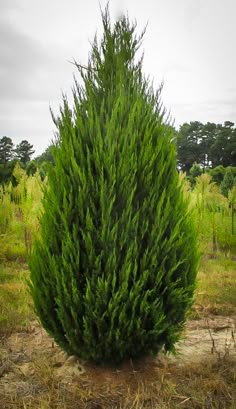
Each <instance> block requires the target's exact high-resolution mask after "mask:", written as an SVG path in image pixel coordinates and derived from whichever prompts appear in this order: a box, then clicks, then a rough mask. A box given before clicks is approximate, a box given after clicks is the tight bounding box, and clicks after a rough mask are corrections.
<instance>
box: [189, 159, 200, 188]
mask: <svg viewBox="0 0 236 409" xmlns="http://www.w3.org/2000/svg"><path fill="white" fill-rule="evenodd" d="M202 173H203V170H202V168H201V166H200V165H198V163H194V164H193V166H192V167H191V169H190V171H189V181H190V183H191V186H192V187H193V186H195V184H196V178H197V177H198V176H201V174H202Z"/></svg>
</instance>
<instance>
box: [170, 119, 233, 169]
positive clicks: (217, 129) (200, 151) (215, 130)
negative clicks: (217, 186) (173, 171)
mask: <svg viewBox="0 0 236 409" xmlns="http://www.w3.org/2000/svg"><path fill="white" fill-rule="evenodd" d="M177 146H178V166H179V168H181V170H183V171H185V172H189V170H190V168H191V166H192V165H193V164H194V162H196V163H198V164H201V165H202V167H204V168H206V167H211V168H215V167H217V166H223V167H228V166H236V129H235V128H234V124H233V123H232V122H229V121H226V122H225V123H224V125H221V124H214V123H210V122H207V123H206V124H202V123H201V122H198V121H195V122H190V124H188V123H185V124H183V125H182V126H181V127H180V129H179V132H178V136H177Z"/></svg>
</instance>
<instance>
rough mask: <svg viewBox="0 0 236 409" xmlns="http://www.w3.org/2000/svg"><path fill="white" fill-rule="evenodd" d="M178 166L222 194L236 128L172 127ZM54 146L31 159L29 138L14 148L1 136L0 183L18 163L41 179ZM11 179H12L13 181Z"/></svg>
mask: <svg viewBox="0 0 236 409" xmlns="http://www.w3.org/2000/svg"><path fill="white" fill-rule="evenodd" d="M175 136H176V144H177V166H178V169H179V170H180V171H182V172H185V173H186V174H187V177H188V178H189V181H190V183H191V185H192V186H194V184H195V181H196V177H198V176H200V175H201V174H202V173H205V172H207V173H209V174H210V175H211V177H212V180H213V181H214V182H215V183H216V184H217V185H220V186H221V190H222V193H223V194H224V195H225V196H227V194H228V191H229V190H231V189H232V188H233V186H234V185H235V184H236V128H235V126H234V123H233V122H230V121H226V122H224V124H223V125H222V124H215V123H211V122H207V123H206V124H203V123H202V122H199V121H194V122H190V123H184V124H183V125H181V126H180V129H179V130H178V131H176V130H175ZM52 150H53V146H49V147H48V148H47V149H46V150H45V152H43V153H42V154H41V155H39V156H38V157H36V158H34V159H33V160H32V159H31V158H32V156H33V154H34V150H33V145H31V144H30V143H29V142H28V141H26V140H23V141H21V142H20V143H19V144H18V145H16V147H15V146H14V144H13V142H12V140H11V138H9V137H7V136H3V137H2V138H0V184H5V183H7V182H9V181H10V180H12V173H13V169H14V167H15V165H16V162H19V163H20V165H21V167H22V168H24V169H25V170H26V172H27V174H28V175H30V174H31V175H33V174H34V173H35V172H36V171H37V170H39V173H40V176H41V178H42V179H44V177H45V176H46V173H47V165H48V162H51V163H53V154H52ZM13 182H14V181H13Z"/></svg>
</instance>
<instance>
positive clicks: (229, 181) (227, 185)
mask: <svg viewBox="0 0 236 409" xmlns="http://www.w3.org/2000/svg"><path fill="white" fill-rule="evenodd" d="M234 183H235V181H234V174H233V172H232V169H231V168H230V167H229V168H227V169H226V172H225V175H224V179H223V182H222V183H221V192H222V193H223V195H224V196H225V197H228V192H229V190H231V189H232V188H233V186H234Z"/></svg>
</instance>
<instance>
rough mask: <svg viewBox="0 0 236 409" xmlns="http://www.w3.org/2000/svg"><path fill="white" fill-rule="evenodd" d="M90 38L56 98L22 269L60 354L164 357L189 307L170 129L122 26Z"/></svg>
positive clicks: (189, 257)
mask: <svg viewBox="0 0 236 409" xmlns="http://www.w3.org/2000/svg"><path fill="white" fill-rule="evenodd" d="M103 28H104V34H103V37H102V40H101V44H100V45H99V44H98V42H97V40H96V39H95V41H94V43H93V46H92V52H91V56H90V59H89V61H88V68H87V70H84V69H83V68H81V67H80V66H79V65H78V64H77V66H78V69H79V72H80V74H81V76H82V79H83V85H82V86H80V85H78V83H76V84H75V88H74V107H73V110H71V109H70V108H69V106H68V103H67V100H66V98H64V103H63V107H62V108H61V115H60V117H59V118H57V119H55V121H56V123H57V126H58V131H59V141H58V149H56V150H55V152H54V155H55V166H54V167H51V168H50V172H49V175H48V188H47V191H46V192H45V197H44V201H43V206H44V212H43V216H42V220H41V225H42V231H41V236H40V237H39V238H38V239H37V241H36V243H35V248H34V251H33V254H32V257H31V260H30V269H31V293H32V297H33V300H34V304H35V309H36V312H37V314H38V316H39V318H40V320H41V322H42V324H43V326H44V327H45V328H46V330H47V331H48V332H49V333H50V334H51V335H52V336H53V337H54V339H55V340H56V342H57V343H58V344H59V345H60V346H61V347H62V348H63V349H64V350H65V351H67V352H68V353H69V354H74V355H77V356H79V357H82V358H85V359H91V360H94V361H96V362H102V361H111V362H115V361H118V362H119V361H122V360H124V359H126V358H131V357H138V356H142V355H147V354H149V353H151V352H152V353H153V352H154V353H156V352H158V351H159V350H160V349H161V348H162V347H163V346H164V347H165V350H166V351H171V350H173V348H174V344H175V342H176V341H177V340H178V339H179V336H180V332H181V329H182V326H183V323H184V321H185V317H186V312H187V310H188V309H189V307H190V305H191V303H192V297H193V291H194V283H195V276H196V263H197V253H196V245H195V240H196V238H195V232H194V231H193V227H192V219H191V216H190V214H189V212H188V203H187V202H186V201H185V200H184V199H183V193H182V188H181V185H180V183H179V177H178V173H177V171H176V152H175V145H174V143H173V142H171V141H172V137H173V134H172V131H171V127H170V126H168V124H166V123H165V120H164V112H163V110H162V108H161V106H162V105H161V103H160V89H159V90H158V91H157V93H154V91H153V89H152V87H150V86H149V83H148V81H147V80H146V79H145V78H144V77H143V75H142V60H139V61H137V60H136V58H135V55H136V51H137V49H138V48H139V46H140V42H141V40H142V37H143V34H142V35H141V36H140V37H137V36H136V35H135V28H136V26H135V25H133V24H130V22H129V20H128V18H125V17H124V18H122V19H121V20H119V21H117V22H116V23H115V25H114V27H113V28H112V27H111V23H110V19H109V14H108V10H107V11H106V12H105V14H103Z"/></svg>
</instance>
